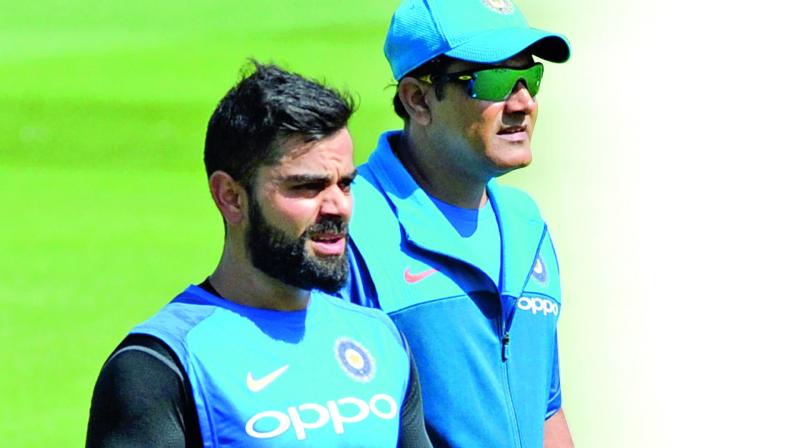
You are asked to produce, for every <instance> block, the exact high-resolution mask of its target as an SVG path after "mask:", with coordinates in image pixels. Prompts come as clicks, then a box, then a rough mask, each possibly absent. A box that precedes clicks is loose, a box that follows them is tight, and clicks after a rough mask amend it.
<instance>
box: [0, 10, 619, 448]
mask: <svg viewBox="0 0 800 448" xmlns="http://www.w3.org/2000/svg"><path fill="white" fill-rule="evenodd" d="M587 3H588V2H587ZM394 4H395V2H361V1H355V0H346V1H322V2H317V1H310V0H301V1H292V2H263V1H240V2H236V3H235V6H226V4H224V3H223V2H218V1H208V0H197V1H194V2H191V3H188V2H178V1H154V0H145V1H140V2H105V1H99V0H93V1H83V2H64V1H58V0H47V1H41V2H17V3H15V4H14V5H13V7H11V6H10V5H3V6H4V7H3V8H2V9H3V13H2V15H0V192H1V193H0V195H2V205H3V210H4V213H3V219H2V229H3V231H2V232H0V304H1V305H2V308H3V310H2V313H1V314H0V343H1V344H2V346H0V350H1V352H0V354H1V355H2V357H0V360H1V361H2V363H3V366H2V368H1V369H0V401H1V402H2V406H0V440H2V445H3V446H9V447H49V446H80V445H81V444H82V443H83V437H84V433H85V427H86V420H87V415H88V407H89V400H90V396H91V390H92V386H93V384H94V381H95V378H96V375H97V372H98V371H99V368H100V366H101V364H102V362H103V360H104V359H105V357H106V356H107V355H108V353H109V352H110V351H111V349H112V348H113V347H114V346H115V345H116V344H117V343H118V342H119V340H120V339H121V338H122V337H123V336H124V335H125V334H126V333H127V331H128V330H129V329H130V328H131V326H133V325H135V324H136V323H138V322H140V321H142V320H143V319H145V318H147V317H148V316H149V315H151V314H152V313H153V312H155V311H156V310H157V309H159V308H160V307H161V306H162V305H163V304H164V303H165V302H166V301H167V300H168V299H170V298H171V297H172V296H173V295H174V294H175V293H176V292H178V291H180V290H181V289H182V288H184V287H185V286H186V284H187V283H189V282H198V281H201V280H202V279H203V278H204V277H205V276H206V275H207V274H208V273H209V272H210V270H211V269H212V268H213V266H214V265H215V263H216V261H217V257H218V256H219V253H220V248H221V238H222V226H221V222H220V219H219V217H218V214H217V212H216V210H215V209H214V208H213V205H212V202H211V201H210V199H209V197H208V195H207V193H206V190H207V187H206V184H205V177H204V173H203V169H202V158H201V153H202V145H203V136H204V131H205V124H206V121H207V119H208V117H209V115H210V113H211V111H212V110H213V107H214V105H215V104H216V102H217V101H218V100H219V99H220V98H221V96H222V95H223V94H224V93H225V91H226V90H227V89H228V88H229V87H230V86H231V85H232V84H233V83H234V82H235V81H236V80H237V79H238V76H239V69H240V68H241V67H242V66H243V65H244V63H245V61H246V58H248V57H255V58H258V59H260V60H262V61H275V62H277V63H279V64H282V65H283V66H285V67H288V68H290V69H292V70H295V71H298V72H300V73H303V74H304V75H307V76H311V77H314V78H317V79H324V80H326V81H328V82H329V83H330V84H331V85H333V86H335V87H338V88H342V89H347V90H349V91H351V92H352V93H354V94H355V95H356V97H357V98H358V102H359V110H358V112H357V113H356V115H355V116H354V118H353V120H352V123H351V131H352V133H353V136H354V140H355V144H356V148H357V155H356V159H357V161H363V160H364V159H365V157H366V156H367V154H368V153H369V152H370V151H371V149H372V147H373V144H374V141H375V139H376V137H377V135H378V134H379V133H380V132H381V131H382V130H385V129H388V128H392V127H397V126H398V124H399V122H398V120H397V119H396V118H395V117H394V116H393V114H392V113H391V110H390V106H389V105H390V100H391V96H392V89H390V88H387V87H388V86H389V85H390V83H391V75H390V71H389V68H388V65H387V64H386V62H385V60H384V59H383V54H382V45H383V37H384V33H385V30H386V27H387V26H388V22H389V17H390V15H391V11H392V10H393V8H394ZM6 6H8V7H6ZM568 6H569V5H566V6H563V7H559V8H560V9H556V8H557V6H556V3H555V2H552V3H551V4H549V5H547V7H549V8H550V9H545V10H543V12H542V13H541V14H539V16H538V17H539V19H540V21H542V20H543V21H545V22H548V21H549V22H550V23H551V24H563V23H567V22H569V21H570V20H577V19H575V17H572V18H570V17H565V15H566V14H567V13H566V12H565V11H566V10H567V8H568ZM525 7H526V8H531V6H530V5H527V4H526V6H525ZM556 17H558V18H556ZM575 28H577V25H574V27H573V30H574V29H575ZM556 29H558V30H559V31H563V32H565V33H567V34H570V32H571V31H573V30H570V29H563V28H556ZM586 33H593V35H596V33H595V31H594V30H591V29H587V30H586ZM570 37H571V38H572V40H573V44H575V43H576V42H580V37H579V34H577V33H573V34H571V35H570ZM577 48H578V49H577V50H576V53H577V54H580V53H581V52H582V53H583V54H584V55H586V54H588V51H587V50H586V47H583V48H582V49H581V48H580V46H578V47H577ZM578 59H579V60H578V61H576V62H571V63H570V64H572V65H571V67H573V68H574V69H575V71H573V72H572V73H573V74H571V75H567V73H569V71H568V70H566V69H564V70H561V69H556V70H555V71H552V72H550V73H559V70H561V72H560V73H562V75H561V76H557V75H549V76H550V77H548V76H546V77H545V85H546V87H545V88H544V90H543V92H542V93H541V94H540V98H543V99H547V98H551V99H550V100H548V101H549V103H545V104H546V105H545V106H543V113H542V115H541V117H540V121H539V125H538V126H537V137H536V144H537V145H538V146H537V147H540V148H543V150H541V151H538V152H537V153H536V160H537V162H536V163H537V165H536V167H534V168H531V169H529V170H526V174H518V175H515V176H512V177H511V178H510V181H512V182H515V183H517V184H519V185H521V186H524V187H526V188H528V189H530V190H532V191H534V192H539V193H541V192H543V191H546V192H547V193H546V194H539V195H538V196H539V200H540V203H541V204H543V205H544V207H543V208H544V209H545V210H548V211H549V216H550V217H551V218H552V222H555V223H557V224H559V221H560V224H559V225H558V226H556V228H558V229H560V230H558V231H556V235H557V236H559V235H571V238H569V240H568V241H565V242H562V244H561V253H562V256H561V258H562V266H567V267H569V266H570V265H571V262H570V261H569V260H576V258H575V257H572V256H571V255H570V254H574V253H576V252H577V250H576V248H577V247H579V246H580V245H582V244H584V245H585V243H586V242H587V241H589V240H590V239H591V236H590V235H583V234H582V232H581V230H580V227H581V225H582V222H581V221H582V220H583V219H582V218H581V219H572V220H567V219H566V218H565V216H567V214H572V216H573V217H574V214H575V213H581V214H590V213H591V207H599V205H597V204H598V202H597V201H596V198H595V197H594V196H593V195H592V194H589V193H587V194H586V195H584V196H581V198H582V199H581V200H583V201H584V202H583V203H578V202H575V200H574V198H575V195H572V199H571V200H570V202H569V206H567V205H565V204H567V201H566V200H565V199H568V198H570V195H571V193H570V192H571V191H575V189H576V188H578V187H576V186H575V185H567V184H568V183H567V182H562V181H561V180H560V179H563V178H569V179H575V178H580V179H581V182H582V184H581V185H583V186H582V187H581V188H584V189H586V190H587V191H588V190H592V189H593V188H594V187H593V185H595V184H597V183H598V182H599V181H600V179H599V178H598V177H597V176H598V174H597V172H598V171H597V162H598V161H601V160H603V157H604V156H603V155H601V153H600V152H594V153H593V152H591V151H588V150H587V149H588V148H590V146H591V145H590V142H596V141H598V139H601V138H608V132H609V131H605V130H603V129H602V128H601V126H595V127H589V128H588V130H584V131H583V132H570V131H571V129H572V128H570V127H569V126H568V123H567V119H566V118H567V116H569V115H573V116H576V117H586V116H589V115H590V114H589V112H587V110H588V109H591V108H593V107H594V106H595V105H596V104H595V103H593V102H592V101H593V100H591V99H588V100H587V97H585V96H582V92H581V89H588V87H582V86H581V85H580V84H579V83H578V82H577V80H579V79H580V76H583V75H580V74H579V70H577V69H579V68H580V67H581V65H580V64H581V62H580V58H578ZM584 61H586V62H584V63H585V64H589V63H590V62H591V58H589V59H588V60H587V59H584ZM548 70H550V68H548ZM583 73H588V71H583ZM596 81H597V78H596V77H595V82H596ZM570 84H571V85H572V88H571V89H567V87H566V86H567V85H570ZM548 89H550V92H552V93H548ZM568 90H570V91H571V92H572V93H571V96H570V95H565V93H566V92H567V91H568ZM557 96H561V97H562V100H561V101H555V98H556V97H557ZM543 103H544V101H543ZM607 113H608V112H607ZM578 122H582V123H587V122H588V120H578ZM573 150H574V151H573ZM580 151H583V153H581V155H580V156H578V155H576V154H578V153H579V152H580ZM600 163H601V164H602V163H604V162H602V161H601V162H600ZM605 163H609V162H607V160H606V162H605ZM601 166H602V165H601ZM531 173H533V174H531ZM558 173H561V174H558ZM562 176H563V177H562ZM532 179H535V181H534V180H532ZM562 201H564V202H563V203H562ZM579 218H580V217H579ZM594 244H597V243H594ZM572 263H573V265H575V262H572ZM576 271H577V273H576ZM580 275H581V271H580V270H573V273H572V274H570V277H572V278H576V277H579V276H580ZM601 283H602V282H601ZM597 288H598V286H597V285H595V287H594V290H595V291H596V290H597ZM599 288H600V289H601V290H602V285H601V286H600V287H599ZM567 290H568V291H569V292H570V293H571V294H572V297H578V298H580V297H581V296H583V297H588V294H584V293H586V292H588V286H581V285H574V286H571V287H568V288H567ZM573 303H574V304H575V305H570V307H569V308H568V309H570V310H574V311H571V312H572V313H574V314H572V316H573V317H572V318H570V319H574V320H567V321H564V322H563V328H562V335H561V340H562V352H563V354H562V359H563V360H562V364H564V376H565V378H567V380H568V381H565V389H566V391H567V392H565V393H566V394H567V395H566V396H567V398H566V400H567V403H572V402H571V401H569V400H570V399H571V398H569V397H570V395H569V394H570V393H573V394H574V395H573V396H577V395H581V396H584V397H585V394H586V393H587V392H589V391H592V390H593V385H592V384H593V381H595V380H597V377H595V378H589V377H588V376H587V377H586V378H585V379H584V378H583V377H581V376H580V375H579V374H578V373H577V371H578V369H577V368H576V367H577V366H578V357H579V356H580V358H581V359H582V360H587V359H591V358H598V359H599V358H602V357H603V356H604V355H606V354H607V352H606V351H604V350H609V351H610V350H611V349H610V348H608V346H607V345H606V346H604V345H602V343H599V342H598V344H599V345H598V346H597V347H595V348H596V350H592V348H591V346H587V345H581V349H580V350H578V349H576V348H572V347H573V346H572V345H571V344H576V345H575V346H577V344H578V342H579V339H580V338H579V337H578V336H577V333H576V332H571V331H570V329H572V328H577V327H578V326H580V324H581V323H582V322H584V321H587V322H588V321H590V320H592V319H595V318H596V317H597V316H598V315H602V313H603V311H602V310H600V308H599V305H596V304H595V305H592V304H590V303H588V301H587V304H586V306H585V307H581V306H578V305H577V303H579V300H576V301H575V302H573ZM598 313H599V314H598ZM598 321H599V322H601V321H602V320H598ZM595 325H596V326H595V327H592V328H594V330H595V331H594V333H598V332H599V334H601V335H602V334H603V331H605V330H607V328H606V327H604V326H603V325H604V324H602V323H596V324H595ZM589 334H590V335H592V336H591V337H592V338H594V340H595V341H605V340H604V339H602V336H601V337H599V338H598V336H597V334H593V333H592V332H590V333H589ZM573 355H574V356H573ZM605 375H607V376H608V377H610V376H611V375H612V374H610V373H606V374H605ZM602 378H605V377H602ZM567 385H569V386H567ZM608 387H611V389H613V386H608ZM570 390H572V391H573V392H570ZM593 393H594V395H592V397H593V399H597V400H600V398H598V393H601V394H602V392H597V391H594V392H593ZM611 393H612V392H608V394H611ZM572 409H573V410H572V411H571V412H570V414H569V415H570V418H571V422H572V424H573V432H574V433H575V434H576V436H577V437H578V438H580V437H587V436H591V437H593V440H596V441H600V440H602V437H603V433H602V431H598V430H597V428H599V427H600V426H601V423H599V422H596V419H595V418H594V417H593V416H592V415H591V414H590V412H589V411H583V410H581V408H580V407H579V406H577V405H576V406H573V408H572ZM608 412H610V414H611V415H614V413H613V412H614V411H608ZM588 446H601V444H592V445H588ZM603 446H605V445H603Z"/></svg>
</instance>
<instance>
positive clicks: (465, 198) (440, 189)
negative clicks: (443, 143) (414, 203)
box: [390, 129, 491, 209]
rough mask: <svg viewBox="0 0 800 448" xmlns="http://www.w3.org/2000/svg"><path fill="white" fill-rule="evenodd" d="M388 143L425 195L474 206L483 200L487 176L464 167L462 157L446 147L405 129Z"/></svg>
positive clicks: (477, 206)
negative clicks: (438, 146)
mask: <svg viewBox="0 0 800 448" xmlns="http://www.w3.org/2000/svg"><path fill="white" fill-rule="evenodd" d="M390 143H391V146H392V149H393V151H394V153H395V154H396V155H397V158H398V159H400V162H401V163H402V164H403V166H404V167H405V168H406V170H407V171H408V173H409V174H410V175H411V177H413V178H414V180H415V181H416V182H417V184H418V185H419V186H420V187H421V188H422V189H423V190H425V192H426V193H428V194H429V195H431V196H433V197H435V198H437V199H439V200H441V201H444V202H446V203H448V204H451V205H455V206H457V207H461V208H472V209H476V208H480V207H482V206H483V205H484V204H486V201H487V198H488V196H487V194H486V184H487V183H488V182H489V180H490V179H491V177H490V176H480V175H476V174H474V173H471V172H469V171H467V170H465V169H464V165H466V164H463V161H459V160H453V158H452V157H450V156H449V155H448V154H447V152H446V151H440V148H437V147H436V146H435V145H432V144H430V143H428V142H426V140H425V139H424V138H423V136H421V135H415V134H413V131H412V132H409V131H408V129H406V131H404V132H403V133H402V134H400V136H399V137H398V138H396V139H395V140H394V141H392V142H390ZM443 173H446V175H442V174H443Z"/></svg>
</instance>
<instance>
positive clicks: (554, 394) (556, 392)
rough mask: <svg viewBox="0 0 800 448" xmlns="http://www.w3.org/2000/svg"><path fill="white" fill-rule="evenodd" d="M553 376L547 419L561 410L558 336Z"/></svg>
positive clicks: (554, 350) (554, 351) (554, 353)
mask: <svg viewBox="0 0 800 448" xmlns="http://www.w3.org/2000/svg"><path fill="white" fill-rule="evenodd" d="M551 375H552V376H551V377H550V397H549V399H548V400H547V413H546V414H545V419H548V418H550V417H551V416H552V415H553V414H555V413H556V412H558V410H559V409H561V374H560V371H559V366H558V335H556V343H555V344H553V369H552V373H551Z"/></svg>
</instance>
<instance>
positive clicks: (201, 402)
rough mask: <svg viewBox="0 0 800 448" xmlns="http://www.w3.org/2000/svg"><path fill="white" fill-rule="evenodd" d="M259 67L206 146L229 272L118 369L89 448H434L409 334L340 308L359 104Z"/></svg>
mask: <svg viewBox="0 0 800 448" xmlns="http://www.w3.org/2000/svg"><path fill="white" fill-rule="evenodd" d="M254 65H255V70H254V72H253V73H252V74H251V75H249V76H247V77H245V78H244V79H243V80H242V81H241V82H239V84H238V85H236V86H235V87H234V88H232V89H231V90H230V91H229V92H228V93H227V95H226V96H225V97H224V98H223V99H222V101H221V102H220V103H219V105H218V106H217V108H216V110H215V112H214V114H213V115H212V117H211V119H210V121H209V124H208V130H207V134H206V145H205V165H206V171H207V174H208V179H209V187H210V190H211V195H212V197H213V199H214V203H215V204H216V206H217V208H218V209H219V211H220V213H221V214H222V216H223V218H224V221H225V245H224V249H223V253H222V258H221V260H220V262H219V264H218V266H217V268H216V269H215V270H214V272H213V273H212V274H211V276H209V277H208V278H207V279H206V280H205V281H203V282H202V283H200V284H199V285H192V286H189V287H188V288H187V289H186V290H185V291H183V292H182V293H181V294H179V295H178V296H177V297H176V298H175V299H173V300H172V301H171V302H170V303H169V304H167V305H166V306H165V307H164V308H163V309H162V310H161V311H160V312H159V313H157V314H156V315H155V316H154V317H152V318H151V319H150V320H148V321H146V322H145V323H143V324H140V325H138V326H136V327H134V329H133V330H132V331H131V333H130V335H129V336H128V337H126V338H125V340H124V341H123V342H122V343H121V344H120V346H119V347H117V349H116V350H115V351H114V352H113V353H112V355H111V356H110V357H109V359H108V360H107V361H106V363H105V365H104V366H103V368H102V371H101V373H100V376H99V378H98V381H97V384H96V386H95V390H94V395H93V398H92V407H91V412H90V417H89V429H88V435H87V443H86V444H87V446H90V447H95V446H102V447H116V446H126V447H128V446H148V447H184V446H207V447H209V446H235V447H248V446H259V447H261V446H330V447H336V446H375V447H379V446H380V447H383V446H386V447H394V446H407V447H412V446H423V447H424V446H430V442H429V441H428V438H427V435H426V434H425V430H424V425H423V423H422V421H423V420H422V406H421V401H420V393H419V388H418V385H417V380H416V371H415V367H414V364H413V361H412V360H411V358H410V354H409V353H408V351H407V348H406V345H405V342H404V340H403V338H402V336H401V335H400V334H399V333H398V331H397V329H396V328H395V326H394V325H393V324H392V322H391V320H389V319H388V317H386V316H385V315H384V314H382V313H381V312H378V311H375V310H370V309H367V308H361V307H358V306H355V305H351V304H349V303H345V302H343V301H341V300H339V299H337V298H334V297H332V296H329V295H328V293H332V292H335V291H337V290H338V289H339V288H341V287H342V285H343V284H344V282H345V280H346V279H347V278H348V275H349V268H348V261H347V248H346V247H347V246H346V243H347V223H348V221H349V219H350V215H351V212H352V198H351V196H350V184H351V182H352V181H353V178H354V177H355V169H354V168H353V162H352V155H353V147H352V140H351V138H350V135H349V133H348V131H347V128H346V125H347V121H348V119H349V117H350V115H351V113H352V109H353V105H352V100H351V99H350V98H348V97H343V96H342V95H341V94H339V93H337V92H335V91H333V90H331V89H329V88H326V87H324V86H322V85H320V84H317V83H315V82H312V81H309V80H306V79H304V78H302V77H300V76H298V75H296V74H292V73H288V72H285V71H283V70H281V69H280V68H278V67H275V66H272V65H271V66H263V65H260V64H258V63H254Z"/></svg>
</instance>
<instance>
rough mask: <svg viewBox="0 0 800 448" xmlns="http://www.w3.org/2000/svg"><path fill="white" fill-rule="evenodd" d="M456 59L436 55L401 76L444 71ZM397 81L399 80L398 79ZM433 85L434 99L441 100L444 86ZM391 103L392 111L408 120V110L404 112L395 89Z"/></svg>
mask: <svg viewBox="0 0 800 448" xmlns="http://www.w3.org/2000/svg"><path fill="white" fill-rule="evenodd" d="M455 61H456V59H453V58H451V57H448V56H438V57H436V58H434V59H431V60H430V61H428V62H426V63H424V64H422V65H420V66H419V67H417V68H415V69H414V70H411V71H410V72H408V74H406V75H405V76H403V78H419V77H421V76H425V75H436V74H441V73H444V72H445V70H447V67H449V66H450V64H452V63H453V62H455ZM398 82H399V81H398ZM433 87H434V93H435V94H436V99H438V100H441V99H442V98H444V88H443V85H442V84H436V85H434V86H433ZM392 105H393V106H394V113H396V114H397V115H398V116H399V117H400V118H402V119H403V121H408V120H409V119H410V118H411V117H409V116H408V112H406V108H405V107H403V102H402V101H400V95H399V94H398V92H397V91H395V93H394V99H392Z"/></svg>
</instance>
